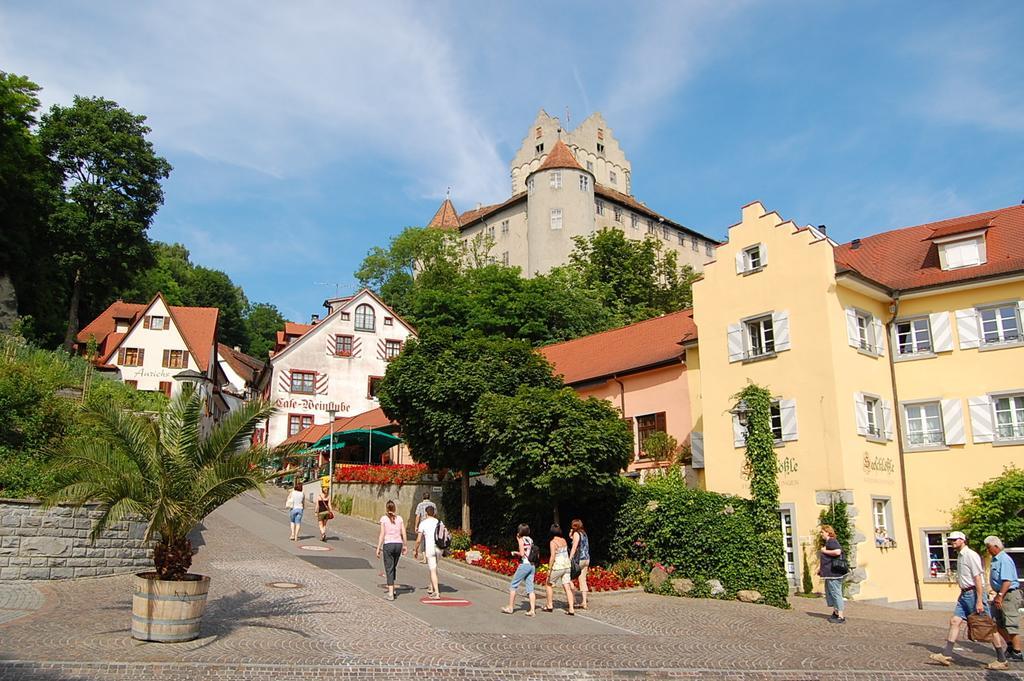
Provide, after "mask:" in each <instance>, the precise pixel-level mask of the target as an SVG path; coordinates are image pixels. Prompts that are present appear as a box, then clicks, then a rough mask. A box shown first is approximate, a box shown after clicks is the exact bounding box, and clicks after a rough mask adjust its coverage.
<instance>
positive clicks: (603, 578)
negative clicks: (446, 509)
mask: <svg viewBox="0 0 1024 681" xmlns="http://www.w3.org/2000/svg"><path fill="white" fill-rule="evenodd" d="M473 550H474V551H479V552H480V555H481V559H480V560H478V561H475V562H474V563H473V565H476V566H477V567H482V568H483V569H485V570H488V571H490V572H496V573H498V574H500V575H506V576H508V577H511V576H512V575H513V574H514V573H515V571H516V568H517V567H519V559H518V558H513V557H512V556H511V555H508V558H505V557H503V555H502V554H508V552H506V551H499V550H497V549H492V548H491V547H489V546H482V545H480V544H475V545H474V546H473ZM451 557H452V558H454V559H455V560H465V559H466V552H465V551H452V553H451ZM533 581H534V582H535V583H536V584H539V585H541V586H543V585H544V584H547V582H548V566H547V563H541V564H540V567H538V568H537V574H536V575H535V576H534V579H533ZM573 585H574V586H575V587H576V588H577V589H578V588H579V582H578V581H577V580H574V581H573ZM587 586H588V587H589V588H590V590H591V591H618V590H619V589H626V588H629V587H631V586H636V585H635V584H634V583H633V582H632V580H628V579H625V580H624V579H622V578H621V577H619V576H618V575H616V574H615V573H614V572H610V571H608V570H605V569H604V568H603V567H598V566H596V565H595V566H592V567H591V568H590V569H588V570H587Z"/></svg>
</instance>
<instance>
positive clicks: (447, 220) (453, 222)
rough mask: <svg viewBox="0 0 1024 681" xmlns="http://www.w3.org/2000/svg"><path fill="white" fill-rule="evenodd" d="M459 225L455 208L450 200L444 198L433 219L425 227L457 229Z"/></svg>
mask: <svg viewBox="0 0 1024 681" xmlns="http://www.w3.org/2000/svg"><path fill="white" fill-rule="evenodd" d="M459 224H460V223H459V214H458V213H457V212H456V211H455V206H454V205H453V204H452V202H451V199H447V198H446V199H445V200H444V203H442V204H441V207H440V208H438V209H437V212H436V213H434V217H432V218H430V222H428V223H427V227H437V228H440V229H458V228H459Z"/></svg>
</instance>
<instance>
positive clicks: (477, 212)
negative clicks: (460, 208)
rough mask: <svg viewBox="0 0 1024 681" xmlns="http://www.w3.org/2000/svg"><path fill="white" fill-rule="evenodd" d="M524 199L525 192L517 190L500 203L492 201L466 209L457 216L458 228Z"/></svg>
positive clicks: (463, 227)
mask: <svg viewBox="0 0 1024 681" xmlns="http://www.w3.org/2000/svg"><path fill="white" fill-rule="evenodd" d="M525 200H526V192H519V193H518V194H513V195H512V196H511V197H509V198H508V199H506V200H505V201H502V202H501V203H492V204H491V205H489V206H480V207H479V208H474V209H473V210H467V211H466V212H465V213H463V214H462V215H460V216H459V227H460V229H465V228H466V227H468V226H469V225H470V224H471V223H473V222H476V221H477V220H483V219H484V218H486V217H489V216H491V215H494V214H495V213H497V212H499V211H502V210H505V209H506V208H508V207H509V206H511V205H513V204H515V203H519V202H520V201H525Z"/></svg>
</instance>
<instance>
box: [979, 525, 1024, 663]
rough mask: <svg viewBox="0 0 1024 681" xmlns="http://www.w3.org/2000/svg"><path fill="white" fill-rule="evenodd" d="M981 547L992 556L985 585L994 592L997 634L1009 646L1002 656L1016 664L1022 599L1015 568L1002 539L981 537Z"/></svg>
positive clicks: (994, 614)
mask: <svg viewBox="0 0 1024 681" xmlns="http://www.w3.org/2000/svg"><path fill="white" fill-rule="evenodd" d="M985 548H986V549H987V550H988V553H989V555H990V556H992V565H991V567H990V568H989V586H991V587H992V591H993V593H994V597H993V598H992V615H993V616H994V617H995V620H996V624H998V625H999V633H1000V634H1002V635H1003V638H1004V639H1006V643H1007V644H1008V645H1009V646H1010V648H1009V650H1008V651H1007V652H1006V657H1007V658H1008V659H1010V660H1016V661H1017V662H1020V661H1021V652H1020V608H1021V601H1022V600H1024V599H1022V598H1021V591H1020V579H1018V577H1017V566H1016V565H1014V564H1013V559H1012V558H1010V555H1009V554H1008V553H1006V551H1005V550H1004V549H1003V540H1002V539H1000V538H999V537H996V536H994V535H993V536H989V537H985ZM993 643H994V642H993Z"/></svg>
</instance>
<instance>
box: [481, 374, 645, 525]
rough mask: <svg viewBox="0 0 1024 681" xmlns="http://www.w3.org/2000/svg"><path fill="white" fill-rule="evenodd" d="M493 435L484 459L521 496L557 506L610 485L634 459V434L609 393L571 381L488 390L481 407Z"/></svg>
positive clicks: (487, 432) (485, 429) (485, 432)
mask: <svg viewBox="0 0 1024 681" xmlns="http://www.w3.org/2000/svg"><path fill="white" fill-rule="evenodd" d="M474 425H475V427H476V431H477V435H478V437H480V438H481V439H482V440H483V441H484V442H485V443H486V450H485V451H486V456H485V463H486V464H487V472H488V473H490V474H492V475H493V476H494V477H495V479H496V480H497V482H498V485H499V487H500V488H501V489H502V490H503V491H504V492H505V493H506V494H507V495H508V497H509V498H511V499H512V500H513V501H514V502H516V503H517V504H523V505H525V506H528V507H532V508H542V507H546V508H551V509H553V516H554V522H556V523H560V522H561V520H560V518H559V511H558V508H559V503H560V502H565V501H570V500H573V501H585V500H587V499H592V498H595V497H596V496H599V495H600V494H601V493H603V492H606V491H607V490H608V489H610V488H611V487H612V486H614V485H615V484H616V483H617V482H618V477H619V473H620V472H621V471H622V470H623V469H624V468H626V466H628V465H629V461H630V459H631V458H632V454H633V436H632V433H631V432H630V431H629V428H628V427H627V426H626V424H625V423H624V422H623V421H622V418H621V415H620V414H619V412H618V411H617V410H616V409H615V408H614V407H613V406H612V405H611V404H609V403H608V402H607V401H605V400H600V399H597V398H594V397H590V398H587V399H582V398H581V397H580V396H579V395H577V394H576V391H575V390H573V389H572V388H561V389H553V388H546V387H543V388H532V387H524V388H521V389H520V390H518V391H517V392H516V393H515V395H497V394H494V393H489V394H486V395H484V396H483V397H481V398H480V400H479V402H478V403H477V407H476V410H475V412H474Z"/></svg>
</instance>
